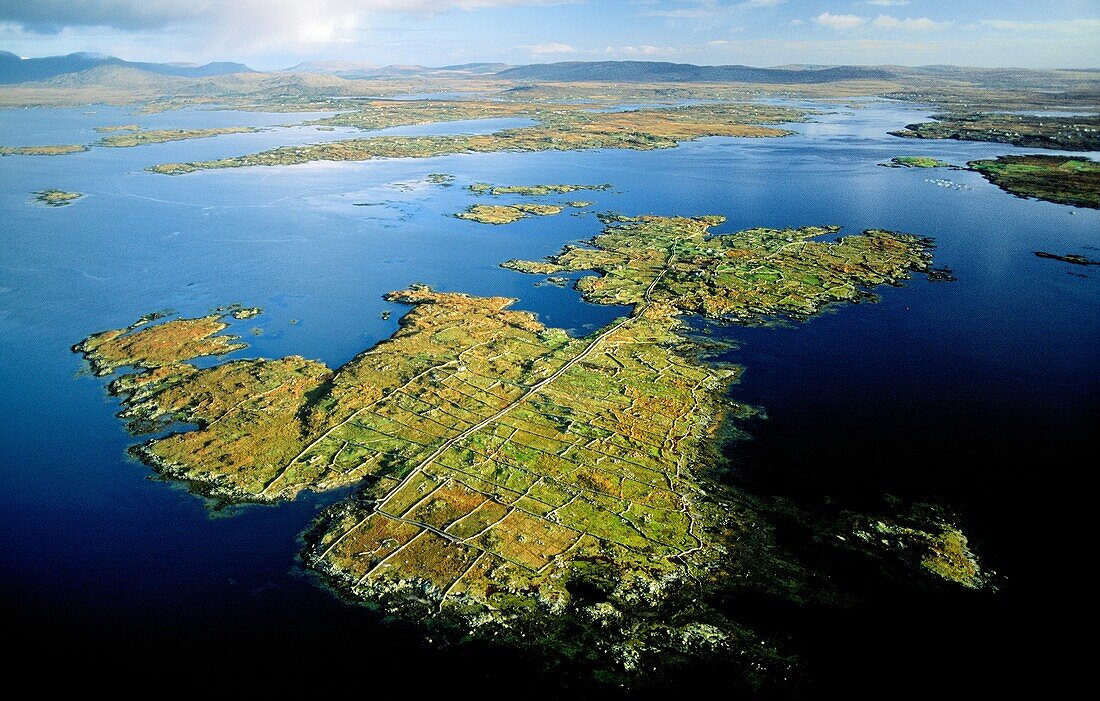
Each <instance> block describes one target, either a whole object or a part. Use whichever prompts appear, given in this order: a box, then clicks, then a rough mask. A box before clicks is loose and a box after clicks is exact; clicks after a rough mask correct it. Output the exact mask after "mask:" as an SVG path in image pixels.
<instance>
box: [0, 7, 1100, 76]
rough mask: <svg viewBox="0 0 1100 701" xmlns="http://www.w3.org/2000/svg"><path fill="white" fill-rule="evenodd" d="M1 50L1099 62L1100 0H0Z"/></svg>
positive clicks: (282, 57) (224, 56)
mask: <svg viewBox="0 0 1100 701" xmlns="http://www.w3.org/2000/svg"><path fill="white" fill-rule="evenodd" d="M0 50H7V51H11V52H13V53H16V54H19V55H20V56H24V57H32V56H48V55H56V54H65V53H71V52H74V51H93V52H98V53H104V54H110V55H114V56H119V57H121V58H125V59H129V60H135V61H180V62H192V63H205V62H208V61H241V62H243V63H247V64H248V65H249V66H251V67H253V68H256V69H259V70H266V69H276V68H287V67H290V66H293V65H295V64H297V63H298V62H300V61H307V60H341V61H356V62H363V63H369V64H378V65H386V64H394V63H396V64H420V65H428V66H442V65H448V64H455V63H467V62H475V61H493V62H497V61H499V62H505V63H513V64H521V63H536V62H538V63H541V62H549V61H598V60H628V59H629V60H652V61H676V62H683V63H697V64H731V63H732V64H747V65H753V66H774V65H783V64H824V65H836V64H864V65H874V64H900V65H928V64H953V65H966V66H1004V67H1008V66H1013V67H1025V68H1100V0H1068V1H1065V2H1059V1H1058V0H0Z"/></svg>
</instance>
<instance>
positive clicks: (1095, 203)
mask: <svg viewBox="0 0 1100 701" xmlns="http://www.w3.org/2000/svg"><path fill="white" fill-rule="evenodd" d="M967 167H969V168H970V169H971V170H974V171H977V172H978V173H981V174H982V176H983V177H985V179H986V180H988V181H989V182H991V183H993V184H994V185H996V186H997V187H999V188H1001V189H1002V190H1004V191H1005V192H1009V193H1011V194H1013V195H1016V196H1017V197H1022V198H1028V197H1034V198H1036V199H1040V200H1046V201H1047V202H1056V203H1058V204H1068V205H1073V206H1075V207H1089V208H1092V209H1097V208H1100V163H1098V162H1096V161H1094V160H1092V159H1090V158H1084V157H1068V156H1045V155H1028V156H998V157H997V158H996V159H994V160H978V161H970V162H969V163H967Z"/></svg>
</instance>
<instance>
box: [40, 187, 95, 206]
mask: <svg viewBox="0 0 1100 701" xmlns="http://www.w3.org/2000/svg"><path fill="white" fill-rule="evenodd" d="M83 196H84V194H83V193H81V192H65V191H64V190H54V189H50V190H39V191H38V192H35V193H34V200H35V201H36V202H38V203H39V204H44V205H46V206H47V207H64V206H65V205H70V204H72V203H73V202H75V201H77V200H78V199H80V198H81V197H83Z"/></svg>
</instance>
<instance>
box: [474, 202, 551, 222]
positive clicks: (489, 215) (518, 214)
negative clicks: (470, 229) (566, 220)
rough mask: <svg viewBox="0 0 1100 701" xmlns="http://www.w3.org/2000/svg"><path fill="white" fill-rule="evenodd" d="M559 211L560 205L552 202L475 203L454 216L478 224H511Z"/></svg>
mask: <svg viewBox="0 0 1100 701" xmlns="http://www.w3.org/2000/svg"><path fill="white" fill-rule="evenodd" d="M561 211H562V208H561V207H559V206H557V205H553V204H533V203H527V204H475V205H471V206H470V207H469V208H468V209H467V210H466V211H465V212H459V213H458V214H455V215H454V216H455V217H457V218H459V219H467V220H469V221H476V222H478V223H479V224H511V223H512V222H517V221H519V220H520V219H526V218H527V217H530V216H537V217H546V216H550V215H553V214H560V213H561Z"/></svg>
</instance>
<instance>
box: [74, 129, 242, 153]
mask: <svg viewBox="0 0 1100 701" xmlns="http://www.w3.org/2000/svg"><path fill="white" fill-rule="evenodd" d="M127 126H134V127H136V128H134V129H125V130H123V129H121V128H118V129H114V130H113V131H116V132H120V133H115V134H112V135H111V136H105V137H103V138H102V139H100V140H99V141H97V142H95V143H94V144H93V145H94V146H103V147H106V148H127V147H131V146H144V145H145V144H161V143H165V142H168V141H185V140H187V139H205V138H208V137H211V136H221V135H223V134H252V133H255V132H258V131H260V130H259V129H258V128H256V127H217V128H212V129H156V130H151V131H144V130H142V129H141V128H140V127H137V126H136V125H127Z"/></svg>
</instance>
